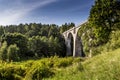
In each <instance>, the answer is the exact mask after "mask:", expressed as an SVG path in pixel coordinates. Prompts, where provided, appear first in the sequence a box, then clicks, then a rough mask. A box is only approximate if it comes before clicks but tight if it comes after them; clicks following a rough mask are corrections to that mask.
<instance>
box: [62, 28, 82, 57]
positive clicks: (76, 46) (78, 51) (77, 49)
mask: <svg viewBox="0 0 120 80" xmlns="http://www.w3.org/2000/svg"><path fill="white" fill-rule="evenodd" d="M79 29H80V26H79V27H73V28H71V29H69V30H67V31H65V32H64V33H63V36H64V39H65V44H66V49H67V53H66V55H67V56H70V55H71V54H72V55H73V57H78V56H83V49H82V48H83V46H82V41H81V38H79V37H78V30H79ZM70 35H71V36H72V37H73V41H72V42H71V38H72V37H71V36H70ZM71 43H73V48H72V47H71V46H70V44H71ZM71 48H72V49H73V50H72V49H71Z"/></svg>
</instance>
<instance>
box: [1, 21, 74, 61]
mask: <svg viewBox="0 0 120 80" xmlns="http://www.w3.org/2000/svg"><path fill="white" fill-rule="evenodd" d="M74 26H75V24H74V23H65V24H64V25H62V26H58V25H56V24H41V23H38V24H37V23H30V24H19V25H9V26H0V42H1V44H2V45H1V48H0V59H1V60H5V61H6V60H8V61H10V60H14V61H18V60H22V59H27V58H31V57H32V58H40V57H50V56H55V55H57V56H60V57H64V56H66V54H65V53H66V49H65V43H64V38H63V36H62V35H61V33H63V32H64V31H66V30H68V29H70V28H72V27H74Z"/></svg>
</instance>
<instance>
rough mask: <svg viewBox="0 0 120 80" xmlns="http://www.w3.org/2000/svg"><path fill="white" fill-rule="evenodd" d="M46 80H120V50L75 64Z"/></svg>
mask: <svg viewBox="0 0 120 80" xmlns="http://www.w3.org/2000/svg"><path fill="white" fill-rule="evenodd" d="M45 80H120V49H117V50H115V51H111V52H107V53H103V54H100V55H97V56H95V57H93V58H90V59H87V60H86V61H84V62H82V63H75V64H73V65H72V66H70V67H67V68H64V69H62V70H61V71H59V72H58V73H56V75H55V76H54V77H51V78H49V79H45Z"/></svg>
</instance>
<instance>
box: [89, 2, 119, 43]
mask: <svg viewBox="0 0 120 80" xmlns="http://www.w3.org/2000/svg"><path fill="white" fill-rule="evenodd" d="M119 21H120V0H107V1H106V0H95V4H94V6H92V9H91V11H90V16H89V22H90V24H92V28H93V32H94V34H95V37H96V39H97V42H98V43H100V44H101V43H104V42H107V41H108V39H109V35H110V33H111V31H113V30H115V29H117V28H116V26H114V25H115V24H116V23H118V22H119Z"/></svg>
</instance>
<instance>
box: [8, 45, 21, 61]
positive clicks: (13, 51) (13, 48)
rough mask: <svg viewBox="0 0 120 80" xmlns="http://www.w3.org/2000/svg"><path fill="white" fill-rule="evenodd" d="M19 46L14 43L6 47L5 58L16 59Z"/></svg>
mask: <svg viewBox="0 0 120 80" xmlns="http://www.w3.org/2000/svg"><path fill="white" fill-rule="evenodd" d="M18 52H19V48H18V47H17V45H16V44H13V45H10V46H9V47H8V49H7V59H8V60H9V61H11V60H13V61H18V60H19V56H18Z"/></svg>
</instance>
